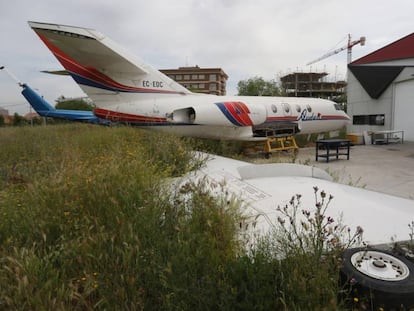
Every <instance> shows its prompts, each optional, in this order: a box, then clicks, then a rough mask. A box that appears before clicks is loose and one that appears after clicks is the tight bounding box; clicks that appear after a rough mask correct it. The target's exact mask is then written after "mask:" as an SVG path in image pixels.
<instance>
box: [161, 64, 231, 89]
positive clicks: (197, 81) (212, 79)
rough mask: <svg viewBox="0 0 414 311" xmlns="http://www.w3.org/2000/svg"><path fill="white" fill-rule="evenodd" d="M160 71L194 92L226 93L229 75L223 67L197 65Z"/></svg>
mask: <svg viewBox="0 0 414 311" xmlns="http://www.w3.org/2000/svg"><path fill="white" fill-rule="evenodd" d="M160 71H161V72H162V73H164V74H165V75H167V76H168V77H170V78H171V79H173V80H174V81H176V82H178V83H180V84H181V85H182V86H184V87H186V88H187V89H189V90H191V91H193V92H197V93H205V94H214V95H226V83H227V79H228V76H227V74H226V73H225V72H224V71H223V69H221V68H200V67H199V66H195V67H179V68H178V69H160Z"/></svg>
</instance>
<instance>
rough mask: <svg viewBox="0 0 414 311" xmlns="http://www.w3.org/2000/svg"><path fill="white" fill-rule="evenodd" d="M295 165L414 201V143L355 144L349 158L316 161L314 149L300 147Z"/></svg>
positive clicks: (343, 181) (348, 182)
mask: <svg viewBox="0 0 414 311" xmlns="http://www.w3.org/2000/svg"><path fill="white" fill-rule="evenodd" d="M295 161H296V163H303V164H308V165H313V166H315V167H319V168H322V169H324V170H326V171H327V172H328V173H329V174H331V176H333V177H334V179H335V181H337V182H340V183H344V184H349V185H352V186H356V187H363V188H365V189H369V190H374V191H379V192H382V193H388V194H392V195H396V196H400V197H404V198H408V199H412V200H414V142H404V144H389V145H356V146H352V147H351V151H350V159H349V160H346V157H340V159H339V160H336V159H332V158H331V160H330V161H329V163H326V162H325V161H324V160H323V159H319V161H317V162H316V161H315V147H313V148H311V147H309V148H301V149H300V150H299V152H298V154H297V156H296V160H295Z"/></svg>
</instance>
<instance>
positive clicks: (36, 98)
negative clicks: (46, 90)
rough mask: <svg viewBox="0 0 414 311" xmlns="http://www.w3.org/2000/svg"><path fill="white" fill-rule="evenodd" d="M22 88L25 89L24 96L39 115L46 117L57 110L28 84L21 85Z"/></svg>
mask: <svg viewBox="0 0 414 311" xmlns="http://www.w3.org/2000/svg"><path fill="white" fill-rule="evenodd" d="M21 87H22V88H23V91H22V95H23V96H24V98H26V100H27V101H28V102H29V104H30V105H31V106H32V107H33V109H34V110H35V111H36V112H37V113H38V114H39V115H41V116H45V115H47V114H48V112H51V111H55V110H56V109H55V107H53V106H52V105H51V104H49V103H48V102H47V101H46V100H45V99H44V98H43V97H41V96H40V95H39V94H38V93H36V92H35V91H34V90H33V89H32V88H31V87H29V86H28V85H27V84H26V83H23V84H21Z"/></svg>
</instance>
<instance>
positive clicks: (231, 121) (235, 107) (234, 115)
mask: <svg viewBox="0 0 414 311" xmlns="http://www.w3.org/2000/svg"><path fill="white" fill-rule="evenodd" d="M266 117H267V112H266V108H265V106H264V105H249V106H248V105H246V104H245V103H243V102H240V101H236V102H220V103H215V104H211V105H199V106H194V107H187V108H181V109H176V110H174V111H173V112H172V113H171V114H169V115H168V120H169V121H170V122H173V123H188V124H201V125H213V126H254V125H259V124H262V123H264V122H265V121H266Z"/></svg>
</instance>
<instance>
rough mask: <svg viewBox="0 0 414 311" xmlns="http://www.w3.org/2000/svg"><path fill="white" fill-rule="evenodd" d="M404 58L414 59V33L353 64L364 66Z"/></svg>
mask: <svg viewBox="0 0 414 311" xmlns="http://www.w3.org/2000/svg"><path fill="white" fill-rule="evenodd" d="M404 58H414V32H413V33H412V34H410V35H408V36H406V37H404V38H401V39H399V40H397V41H395V42H393V43H390V44H388V45H386V46H384V47H383V48H381V49H379V50H376V51H374V52H372V53H370V54H368V55H366V56H363V57H361V58H359V59H357V60H355V61H353V62H352V63H351V64H352V65H362V64H370V63H377V62H384V61H391V60H396V59H404Z"/></svg>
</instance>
